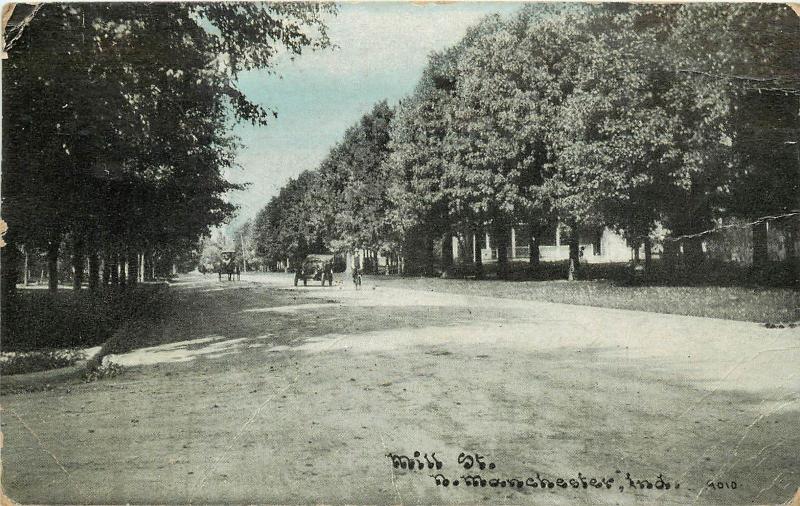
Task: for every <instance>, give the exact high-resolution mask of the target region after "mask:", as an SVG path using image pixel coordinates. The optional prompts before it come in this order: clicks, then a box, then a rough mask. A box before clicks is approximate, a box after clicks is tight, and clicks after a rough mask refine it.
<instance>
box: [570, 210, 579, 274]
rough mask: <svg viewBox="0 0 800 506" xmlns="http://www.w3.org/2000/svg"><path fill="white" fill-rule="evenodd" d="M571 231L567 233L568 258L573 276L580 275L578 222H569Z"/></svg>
mask: <svg viewBox="0 0 800 506" xmlns="http://www.w3.org/2000/svg"><path fill="white" fill-rule="evenodd" d="M569 225H570V228H571V229H572V233H570V235H569V259H570V262H571V263H572V266H573V269H574V274H575V277H576V278H577V277H580V272H581V251H580V244H579V242H578V223H577V221H575V220H572V221H571V222H570V224H569Z"/></svg>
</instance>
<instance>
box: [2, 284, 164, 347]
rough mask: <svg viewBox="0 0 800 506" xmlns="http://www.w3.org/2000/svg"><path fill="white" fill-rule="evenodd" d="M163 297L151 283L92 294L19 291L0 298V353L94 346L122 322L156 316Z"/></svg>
mask: <svg viewBox="0 0 800 506" xmlns="http://www.w3.org/2000/svg"><path fill="white" fill-rule="evenodd" d="M166 294H167V289H166V287H165V286H164V285H155V284H146V285H139V286H136V287H135V288H128V289H126V290H114V289H108V290H103V291H101V292H98V293H93V292H89V291H88V290H81V291H80V292H74V291H71V290H59V291H58V292H57V293H49V292H48V291H45V290H19V291H18V292H17V294H16V296H15V297H13V298H8V299H4V300H3V308H2V311H3V318H2V328H1V333H2V350H3V351H4V352H9V351H14V352H29V351H39V352H42V353H46V352H47V350H53V349H63V348H87V347H91V346H97V345H100V344H102V343H103V342H105V341H106V340H107V339H108V338H109V337H111V335H112V334H113V333H114V332H115V331H116V330H117V329H118V328H120V326H121V325H123V324H125V323H126V322H131V321H136V320H138V319H140V318H142V317H144V316H146V317H148V318H150V317H153V316H157V315H158V314H160V313H161V312H162V310H163V308H164V306H165V301H166V298H167V295H166ZM42 356H44V355H42ZM42 360H45V359H42ZM53 360H56V359H55V358H53Z"/></svg>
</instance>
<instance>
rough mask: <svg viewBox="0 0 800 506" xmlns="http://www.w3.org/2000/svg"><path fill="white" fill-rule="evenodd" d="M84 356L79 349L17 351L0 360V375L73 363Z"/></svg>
mask: <svg viewBox="0 0 800 506" xmlns="http://www.w3.org/2000/svg"><path fill="white" fill-rule="evenodd" d="M84 358H86V357H85V356H84V354H83V353H82V352H81V351H80V350H74V349H70V350H44V351H29V352H19V353H14V354H12V355H9V356H6V357H3V359H2V360H0V375H3V376H10V375H12V374H26V373H30V372H38V371H46V370H49V369H58V368H61V367H67V366H70V365H73V364H74V363H76V362H77V361H79V360H83V359H84Z"/></svg>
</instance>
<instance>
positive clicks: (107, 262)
mask: <svg viewBox="0 0 800 506" xmlns="http://www.w3.org/2000/svg"><path fill="white" fill-rule="evenodd" d="M112 265H113V264H112V259H111V254H110V253H109V252H108V249H106V250H105V252H104V253H103V269H102V273H103V274H102V276H101V282H102V284H103V286H108V283H109V282H110V281H111V266H112Z"/></svg>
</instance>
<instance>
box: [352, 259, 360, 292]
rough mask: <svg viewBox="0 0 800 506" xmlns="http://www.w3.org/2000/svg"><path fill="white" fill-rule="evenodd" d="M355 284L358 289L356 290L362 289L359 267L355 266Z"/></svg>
mask: <svg viewBox="0 0 800 506" xmlns="http://www.w3.org/2000/svg"><path fill="white" fill-rule="evenodd" d="M353 284H354V285H355V287H356V290H358V289H359V288H361V272H360V271H359V270H358V266H357V265H354V266H353Z"/></svg>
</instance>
